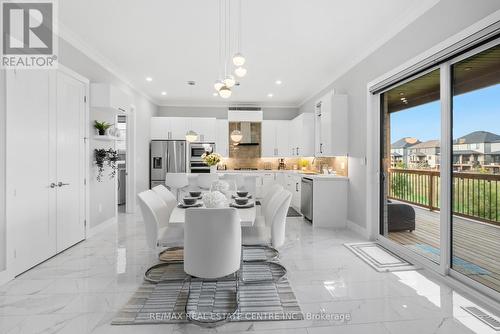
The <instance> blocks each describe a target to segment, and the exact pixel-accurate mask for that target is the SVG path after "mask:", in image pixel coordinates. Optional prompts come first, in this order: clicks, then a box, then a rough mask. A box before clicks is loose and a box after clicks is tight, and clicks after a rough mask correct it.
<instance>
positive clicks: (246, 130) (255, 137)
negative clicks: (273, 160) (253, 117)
mask: <svg viewBox="0 0 500 334" xmlns="http://www.w3.org/2000/svg"><path fill="white" fill-rule="evenodd" d="M252 123H253V122H240V123H239V126H240V131H241V135H242V136H243V138H242V139H241V141H240V143H239V145H240V146H242V145H260V133H257V132H258V130H260V127H259V129H257V128H256V127H255V125H257V124H255V125H253V124H252ZM252 128H253V131H252Z"/></svg>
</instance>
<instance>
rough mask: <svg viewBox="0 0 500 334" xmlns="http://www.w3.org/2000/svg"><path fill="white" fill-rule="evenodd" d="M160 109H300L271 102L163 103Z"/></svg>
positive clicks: (295, 105) (291, 105)
mask: <svg viewBox="0 0 500 334" xmlns="http://www.w3.org/2000/svg"><path fill="white" fill-rule="evenodd" d="M158 107H196V108H220V107H262V108H283V109H285V108H299V106H298V105H297V104H283V103H278V102H277V103H270V102H236V101H235V102H223V101H221V102H216V101H198V102H194V103H193V102H192V101H180V100H177V101H176V100H172V101H163V102H160V103H159V104H158Z"/></svg>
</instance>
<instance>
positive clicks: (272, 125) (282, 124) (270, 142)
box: [261, 120, 290, 157]
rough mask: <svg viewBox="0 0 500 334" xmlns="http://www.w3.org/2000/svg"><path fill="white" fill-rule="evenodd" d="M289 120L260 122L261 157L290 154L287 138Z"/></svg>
mask: <svg viewBox="0 0 500 334" xmlns="http://www.w3.org/2000/svg"><path fill="white" fill-rule="evenodd" d="M289 131H290V121H281V120H280V121H276V120H267V121H263V122H262V151H261V152H262V153H261V154H262V157H287V156H289V155H290V150H289V145H288V140H289V138H288V137H289V135H288V132H289Z"/></svg>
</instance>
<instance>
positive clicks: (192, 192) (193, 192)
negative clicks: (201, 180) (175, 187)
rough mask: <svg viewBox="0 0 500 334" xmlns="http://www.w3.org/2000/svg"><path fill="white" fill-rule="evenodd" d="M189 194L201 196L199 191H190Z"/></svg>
mask: <svg viewBox="0 0 500 334" xmlns="http://www.w3.org/2000/svg"><path fill="white" fill-rule="evenodd" d="M189 195H190V196H191V197H200V196H201V191H190V192H189Z"/></svg>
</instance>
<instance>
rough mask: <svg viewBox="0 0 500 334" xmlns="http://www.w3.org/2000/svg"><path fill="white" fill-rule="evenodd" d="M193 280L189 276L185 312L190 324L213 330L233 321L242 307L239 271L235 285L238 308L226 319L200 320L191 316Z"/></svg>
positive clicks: (229, 313) (227, 315)
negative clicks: (189, 305)
mask: <svg viewBox="0 0 500 334" xmlns="http://www.w3.org/2000/svg"><path fill="white" fill-rule="evenodd" d="M191 279H192V276H190V275H188V278H187V279H186V280H187V283H188V293H187V297H186V306H185V307H184V312H185V314H186V320H187V321H189V322H190V323H193V324H195V325H198V326H200V327H205V328H213V327H218V326H221V325H223V324H225V323H227V322H228V321H230V320H231V318H232V317H233V316H234V314H236V312H238V309H239V306H240V294H239V271H237V272H236V280H235V285H236V307H235V308H234V309H233V310H231V311H230V312H228V313H227V314H226V316H225V317H223V318H221V319H218V320H199V319H195V318H193V317H192V316H191V313H190V312H189V311H188V304H189V295H190V294H191ZM201 285H202V286H201V288H202V289H203V281H201Z"/></svg>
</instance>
